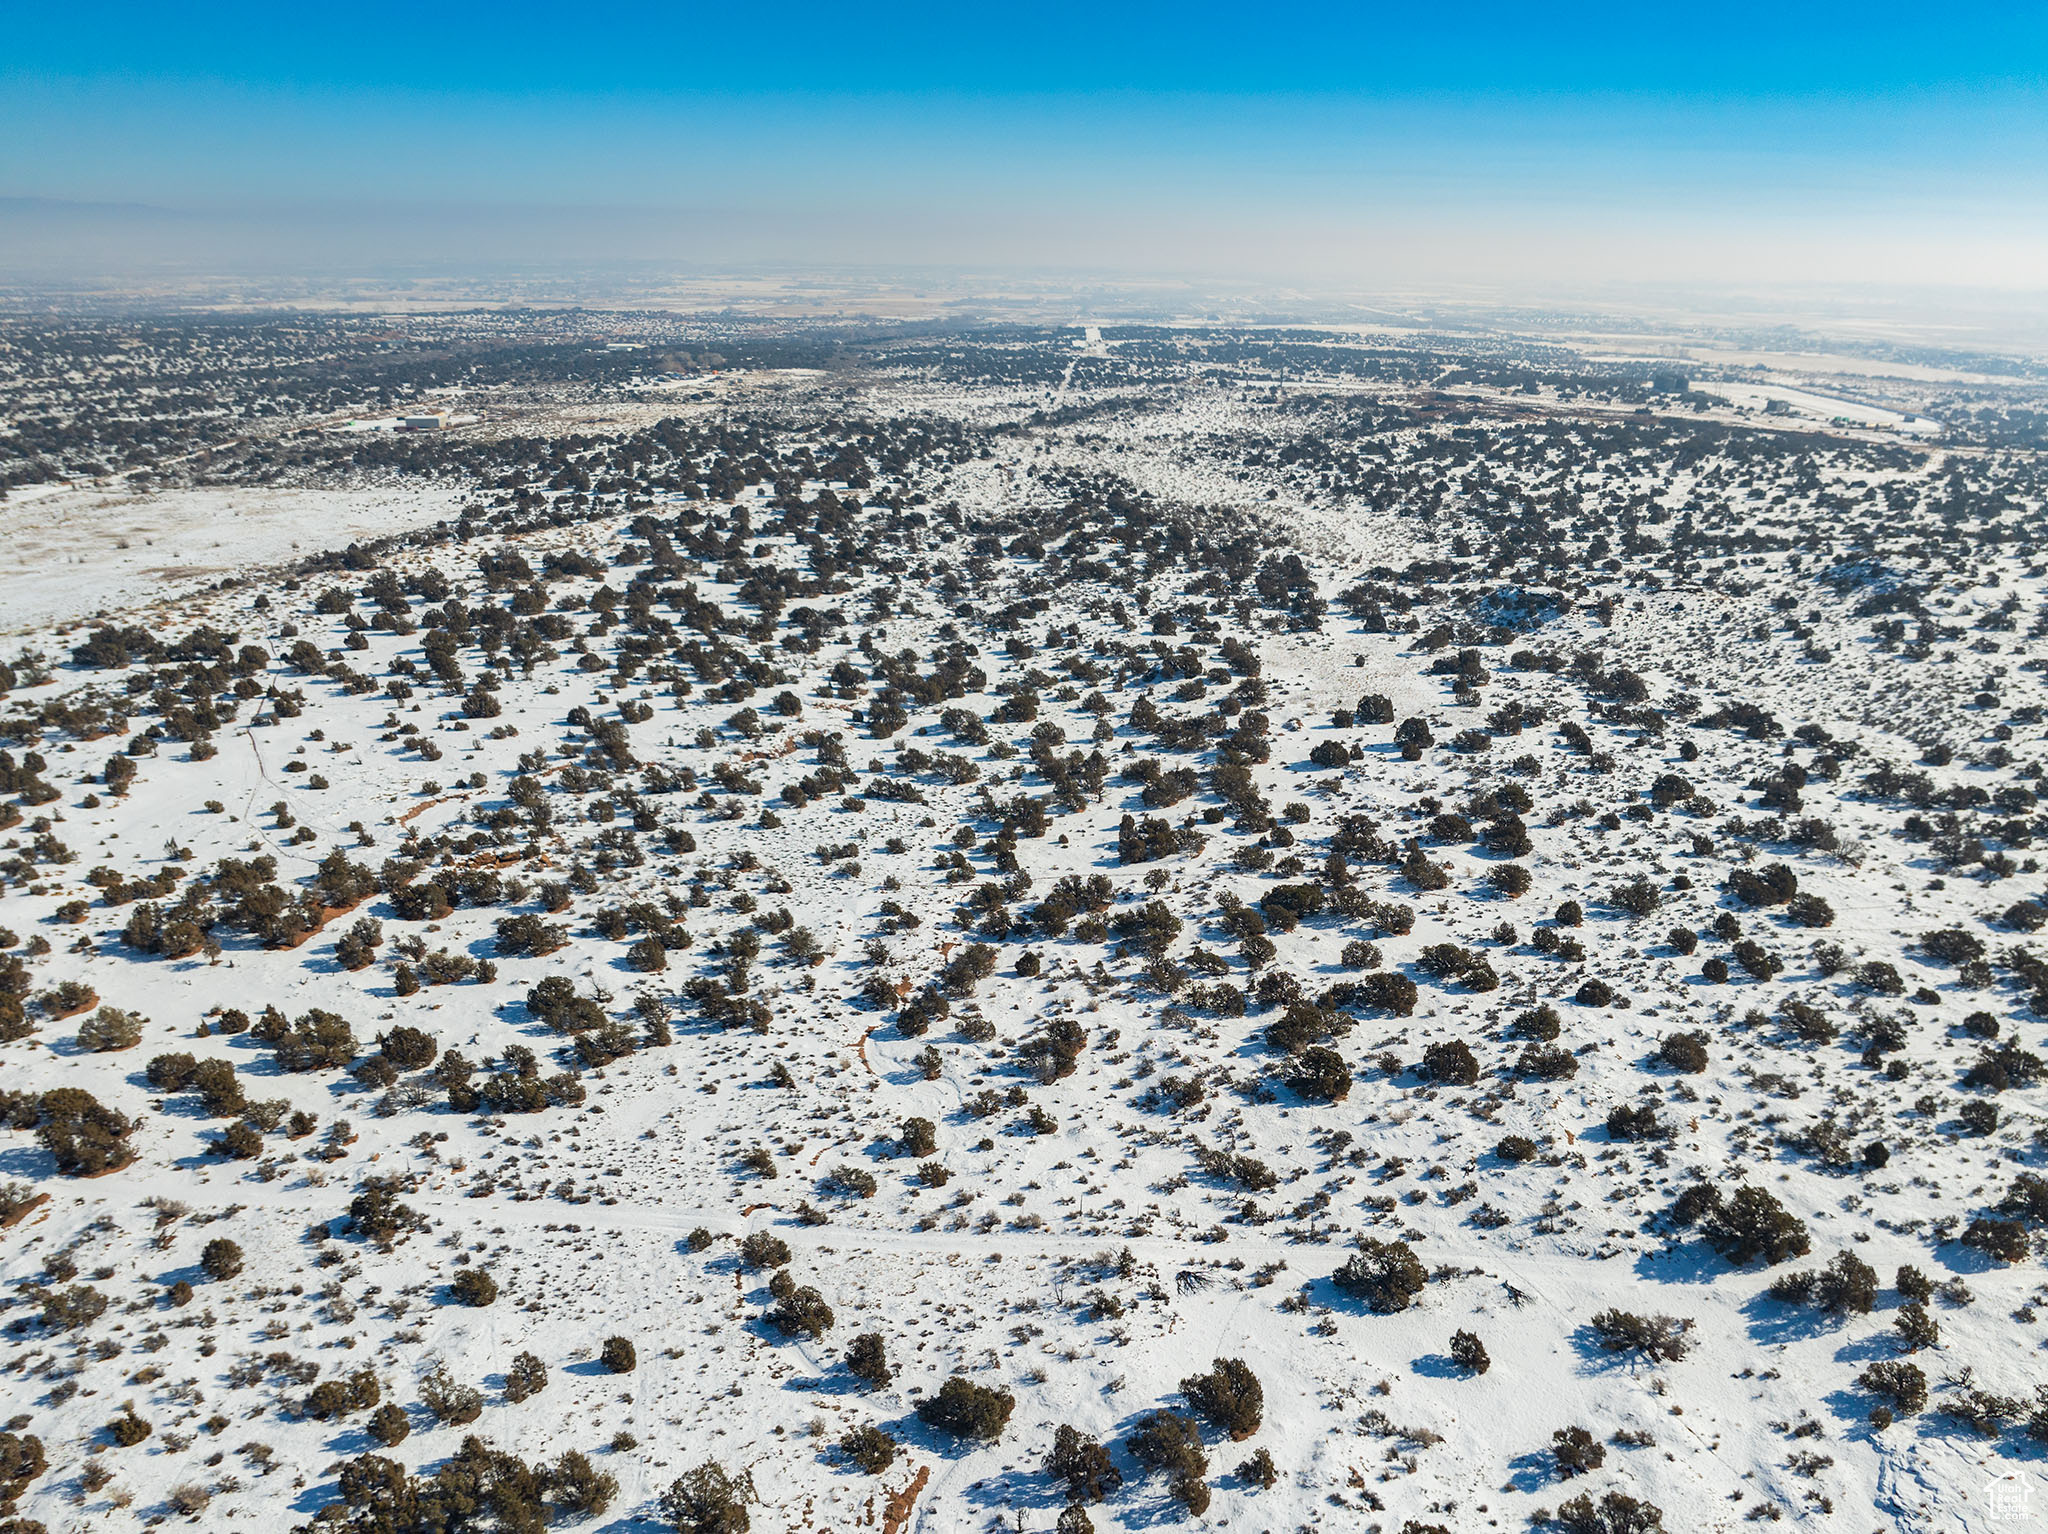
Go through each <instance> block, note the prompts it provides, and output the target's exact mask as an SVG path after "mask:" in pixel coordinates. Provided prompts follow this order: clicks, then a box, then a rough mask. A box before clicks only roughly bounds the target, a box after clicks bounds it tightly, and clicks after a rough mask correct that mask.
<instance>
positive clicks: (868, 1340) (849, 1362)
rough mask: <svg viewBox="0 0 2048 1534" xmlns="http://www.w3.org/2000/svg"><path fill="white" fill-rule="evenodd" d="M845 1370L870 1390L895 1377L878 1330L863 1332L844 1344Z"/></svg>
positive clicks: (879, 1387)
mask: <svg viewBox="0 0 2048 1534" xmlns="http://www.w3.org/2000/svg"><path fill="white" fill-rule="evenodd" d="M846 1372H847V1373H848V1374H851V1375H852V1376H853V1377H854V1378H855V1379H857V1380H860V1381H861V1382H862V1383H864V1384H865V1385H866V1386H867V1387H868V1388H869V1389H870V1390H879V1389H881V1388H882V1387H883V1386H884V1385H886V1384H888V1383H889V1381H890V1380H892V1379H894V1378H895V1377H896V1376H895V1371H894V1370H893V1369H891V1368H890V1367H889V1354H888V1349H887V1348H886V1347H885V1346H884V1345H883V1343H882V1334H881V1333H880V1332H863V1333H861V1335H860V1336H858V1337H856V1338H854V1339H853V1341H852V1342H850V1343H848V1344H847V1345H846Z"/></svg>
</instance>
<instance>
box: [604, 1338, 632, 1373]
mask: <svg viewBox="0 0 2048 1534" xmlns="http://www.w3.org/2000/svg"><path fill="white" fill-rule="evenodd" d="M597 1361H598V1362H599V1363H601V1364H603V1365H604V1366H605V1368H606V1370H607V1371H609V1372H610V1373H612V1374H631V1373H632V1372H633V1371H634V1370H635V1369H637V1368H638V1367H639V1366H640V1355H639V1354H638V1353H637V1352H635V1351H634V1349H633V1344H632V1343H631V1342H630V1341H628V1340H627V1339H626V1338H624V1337H607V1338H605V1340H604V1346H603V1347H602V1348H601V1349H599V1350H598V1355H597Z"/></svg>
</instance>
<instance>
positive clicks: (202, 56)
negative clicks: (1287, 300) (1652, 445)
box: [0, 4, 2048, 301]
mask: <svg viewBox="0 0 2048 1534" xmlns="http://www.w3.org/2000/svg"><path fill="white" fill-rule="evenodd" d="M13 29H14V30H13V35H12V37H11V39H10V42H11V48H10V54H11V57H10V60H9V62H8V63H7V64H6V65H4V66H0V80H4V82H5V83H6V86H7V89H6V90H5V92H0V145H4V146H5V147H4V148H0V199H6V200H5V201H4V203H0V276H4V277H6V278H8V279H9V280H13V281H17V282H23V281H27V282H44V281H49V280H51V279H52V278H67V277H68V278H123V277H140V276H146V275H158V276H161V275H163V274H166V273H176V272H193V271H212V272H236V273H249V274H265V275H292V274H307V273H314V272H324V273H333V272H339V271H349V270H353V271H360V272H369V271H390V270H393V269H400V268H422V267H424V268H434V269H439V270H453V269H460V268H462V267H463V266H464V265H465V264H466V265H468V266H470V267H472V268H475V269H481V268H484V267H487V266H492V265H499V264H504V263H512V264H520V263H529V264H531V263H539V264H554V265H556V266H562V265H566V264H574V263H587V262H612V263H616V262H633V261H640V262H670V263H675V264H677V265H678V266H685V267H687V266H698V267H703V266H716V267H760V266H768V265H774V264H777V263H785V264H798V265H806V266H812V267H915V268H927V269H946V268H961V269H995V270H1003V271H1010V272H1030V271H1040V272H1075V271H1086V272H1098V273H1105V274H1121V275H1124V276H1137V277H1144V278H1157V279H1170V280H1234V281H1264V282H1282V283H1296V284H1303V285H1307V286H1311V287H1314V288H1316V289H1318V290H1322V291H1339V290H1341V291H1371V290H1388V289H1399V288H1426V289H1428V290H1431V291H1450V290H1455V289H1459V288H1470V289H1476V290H1482V291H1486V292H1490V293H1493V294H1495V295H1497V296H1498V297H1500V298H1501V299H1502V300H1504V301H1513V300H1517V299H1530V300H1534V299H1540V298H1544V297H1549V296H1555V295H1558V294H1569V293H1584V292H1590V291H1594V290H1596V289H1599V288H1601V287H1602V286H1604V285H1612V284H1628V285H1646V284H1647V285H1662V286H1676V287H1687V286H1692V287H1699V286H1712V287H1725V286H1727V285H1731V284H1732V285H1749V286H1770V287H1778V288H1784V287H1798V286H1801V285H1805V286H1813V285H1819V286H1822V287H1842V286H1852V287H1866V288H1887V289H1899V288H1937V289H1942V290H1957V291H1960V290H1970V289H1980V290H1983V291H1984V292H1986V293H1987V294H2000V295H2006V296H2011V295H2018V294H2024V293H2030V292H2034V291H2038V290H2040V289H2041V288H2043V286H2044V281H2043V278H2042V275H2041V274H2042V273H2044V272H2048V211H2044V210H2048V199H2044V198H2043V197H2042V195H2041V194H2042V192H2043V191H2044V190H2048V187H2044V184H2043V183H2044V180H2048V175H2044V170H2048V167H2044V165H2043V163H2042V161H2041V157H2040V155H2039V152H2038V145H2039V143H2040V142H2041V141H2042V132H2041V130H2042V129H2043V127H2044V126H2048V96H2044V92H2043V89H2042V81H2041V70H2040V68H2039V61H2040V59H2041V58H2042V57H2043V51H2042V46H2043V43H2044V41H2048V20H2044V19H2043V18H2040V17H2015V16H2011V15H1993V14H1989V13H1981V14H1978V15H1974V16H1972V15H1968V14H1965V15H1961V16H1954V15H1952V16H1951V17H1949V18H1947V22H1946V25H1945V26H1944V27H1943V28H1942V29H1941V30H1940V31H1939V32H1938V33H1933V34H1930V33H1929V32H1928V29H1927V25H1926V21H1925V18H1924V17H1923V16H1921V15H1920V13H1917V12H1909V11H1906V10H1905V9H1904V8H1902V7H1883V6H1880V7H1858V8H1849V7H1825V8H1812V7H1809V8H1806V9H1804V10H1801V11H1798V12H1796V13H1790V12H1785V11H1783V10H1782V9H1777V10H1773V9H1766V8H1764V7H1760V6H1742V7H1735V8H1723V9H1721V10H1719V11H1717V12H1715V13H1713V14H1712V15H1711V16H1706V17H1698V18H1694V17H1680V16H1646V15H1643V14H1640V13H1638V12H1634V11H1630V10H1625V9H1623V8H1619V7H1606V6H1601V7H1581V8H1578V9H1577V10H1575V11H1573V12H1572V13H1571V14H1570V15H1569V16H1562V17H1560V16H1545V15H1536V14H1533V13H1528V12H1524V11H1520V10H1516V9H1512V8H1509V7H1504V6H1479V7H1468V8H1466V9H1464V10H1463V11H1461V12H1459V13H1458V14H1457V16H1456V17H1454V18H1447V19H1446V18H1439V19H1435V20H1432V19H1427V18H1418V17H1415V16H1412V15H1406V14H1395V13H1393V12H1391V11H1387V10H1385V9H1383V8H1363V9H1358V8H1354V9H1352V10H1348V11H1345V12H1342V13H1339V12H1336V11H1334V10H1328V9H1325V8H1321V7H1313V6H1294V7H1287V8H1282V9H1280V10H1277V11H1271V12H1268V13H1265V14H1263V15H1262V16H1261V17H1260V18H1258V19H1257V24H1256V25H1255V26H1251V25H1247V24H1246V22H1245V20H1244V19H1243V18H1241V17H1239V16H1238V15H1237V14H1236V13H1234V12H1226V11H1224V10H1222V9H1221V8H1216V7H1181V8H1177V9H1174V10H1171V11H1169V10H1167V9H1165V8H1159V7H1143V6H1141V7H1122V8H1119V9H1118V10H1117V11H1116V12H1114V13H1113V14H1110V13H1098V12H1092V11H1084V10H1082V9H1081V8H1079V7H1072V6H1063V7H1055V8H1053V9H1050V10H1044V9H1041V10H1038V11H1034V12H1033V13H1032V14H1031V15H1030V16H1029V17H1028V18H1018V19H1013V20H1006V19H1005V18H1001V17H995V16H989V15H979V16H958V15H953V14H951V13H947V12H940V11H938V10H936V9H935V8H919V7H897V8H895V9H893V10H892V11H891V12H889V13H888V14H887V15H886V16H883V17H879V18H876V19H873V20H871V21H869V20H862V19H858V18H847V17H843V16H840V15H837V14H835V13H832V12H829V11H826V10H823V9H822V8H819V9H813V8H808V7H806V8H798V9H795V10H790V9H788V8H785V9H784V10H782V11H780V12H778V13H777V16H776V18H775V20H774V23H773V25H772V27H771V26H768V25H767V24H765V23H764V24H756V23H753V22H750V21H749V20H748V19H746V18H744V17H739V16H735V15H732V14H729V13H724V12H710V11H703V10H692V9H687V8H685V9H676V10H669V11H664V12H661V13H643V12H642V11H641V10H640V9H639V8H637V7H632V6H618V5H613V6H599V7H595V8H591V7H585V8H583V9H581V10H579V11H577V12H575V13H573V14H571V13H566V12H555V11H552V10H543V9H541V8H539V7H532V6H521V5H515V6H510V7H498V8H495V9H493V10H491V11H489V12H483V11H479V10H467V9H464V8H456V9H453V10H450V9H448V8H441V9H438V10H436V11H434V12H432V13H431V14H416V13H413V12H409V11H406V10H402V9H398V8H381V9H380V8H372V9H370V10H367V11H365V10H356V11H352V12H350V13H349V15H348V17H346V18H345V19H335V18H327V17H315V18H306V17H290V16H280V15H275V14H272V13H270V12H267V11H261V10H257V9H256V8H253V7H247V6H226V7H213V8H211V9H210V11H209V15H208V18H207V20H206V21H205V23H203V24H199V25H195V24H193V23H191V22H189V21H186V20H183V19H180V18H175V17H169V16H166V15H159V14H156V13H152V12H149V11H146V10H144V9H142V8H139V7H134V6H128V5H91V4H88V5H85V6H79V7H71V8H67V9H65V10H62V11H46V12H42V13H38V14H35V15H25V16H22V17H19V18H17V19H16V20H15V22H14V23H13Z"/></svg>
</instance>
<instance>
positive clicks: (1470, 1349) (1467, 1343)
mask: <svg viewBox="0 0 2048 1534" xmlns="http://www.w3.org/2000/svg"><path fill="white" fill-rule="evenodd" d="M1451 1362H1452V1363H1454V1364H1456V1365H1457V1366H1458V1367H1459V1368H1460V1369H1463V1370H1464V1371H1465V1372H1466V1373H1467V1374H1484V1373H1485V1372H1486V1371H1487V1370H1488V1369H1491V1368H1492V1367H1493V1360H1492V1359H1490V1358H1488V1357H1487V1356H1486V1344H1485V1343H1483V1342H1481V1341H1480V1340H1479V1337H1478V1334H1477V1333H1475V1332H1452V1333H1451Z"/></svg>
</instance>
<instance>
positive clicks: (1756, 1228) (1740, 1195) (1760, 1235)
mask: <svg viewBox="0 0 2048 1534" xmlns="http://www.w3.org/2000/svg"><path fill="white" fill-rule="evenodd" d="M1671 1218H1672V1223H1674V1224H1675V1225H1677V1226H1678V1227H1679V1228H1680V1229H1685V1228H1687V1227H1693V1226H1696V1227H1698V1229H1699V1232H1700V1234H1701V1235H1703V1236H1705V1237H1706V1239H1707V1242H1708V1244H1709V1245H1710V1246H1712V1247H1713V1248H1714V1249H1715V1250H1716V1251H1718V1252H1719V1253H1720V1254H1721V1255H1722V1256H1723V1257H1725V1258H1727V1259H1728V1261H1730V1262H1732V1263H1734V1264H1735V1265H1736V1266H1738V1267H1740V1266H1742V1265H1743V1264H1744V1263H1749V1262H1754V1261H1755V1260H1756V1259H1757V1258H1759V1257H1761V1258H1763V1259H1764V1261H1765V1262H1766V1263H1780V1262H1786V1261H1789V1260H1790V1259H1792V1258H1794V1257H1804V1256H1805V1255H1806V1254H1807V1252H1808V1251H1809V1250H1810V1249H1811V1248H1812V1246H1813V1241H1812V1238H1811V1237H1810V1236H1809V1235H1808V1234H1807V1230H1806V1222H1805V1221H1804V1220H1802V1219H1800V1218H1799V1217H1798V1216H1797V1215H1794V1214H1793V1213H1791V1212H1790V1211H1789V1210H1787V1209H1786V1208H1785V1206H1784V1205H1783V1204H1781V1203H1779V1202H1778V1200H1777V1199H1776V1198H1775V1197H1774V1196H1773V1195H1771V1194H1770V1193H1767V1192H1765V1191H1764V1190H1763V1189H1762V1188H1758V1187H1754V1186H1752V1185H1751V1184H1748V1183H1744V1184H1743V1185H1742V1186H1741V1187H1739V1188H1737V1189H1736V1190H1735V1192H1734V1193H1733V1194H1731V1195H1728V1196H1725V1197H1724V1196H1723V1195H1722V1193H1721V1190H1720V1189H1718V1188H1716V1187H1714V1186H1713V1184H1711V1183H1694V1184H1693V1185H1692V1186H1691V1187H1689V1188H1687V1189H1686V1190H1685V1191H1684V1192H1683V1193H1681V1194H1680V1195H1679V1196H1678V1199H1677V1202H1676V1203H1674V1204H1673V1205H1672V1209H1671Z"/></svg>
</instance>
